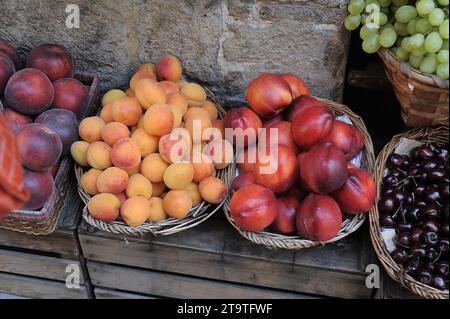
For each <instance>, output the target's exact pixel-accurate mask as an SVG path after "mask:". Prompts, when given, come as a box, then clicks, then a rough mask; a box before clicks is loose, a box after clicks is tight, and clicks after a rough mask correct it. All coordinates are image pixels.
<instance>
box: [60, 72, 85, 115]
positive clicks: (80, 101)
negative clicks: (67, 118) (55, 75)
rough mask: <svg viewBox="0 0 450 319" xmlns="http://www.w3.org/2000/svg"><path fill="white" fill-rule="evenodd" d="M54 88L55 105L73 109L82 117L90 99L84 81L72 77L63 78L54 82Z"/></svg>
mask: <svg viewBox="0 0 450 319" xmlns="http://www.w3.org/2000/svg"><path fill="white" fill-rule="evenodd" d="M53 88H54V90H55V99H54V100H53V107H55V108H57V109H66V110H69V111H72V112H73V113H75V114H76V115H77V116H78V117H80V116H81V115H82V113H83V112H84V111H85V108H86V103H87V99H88V91H87V89H86V87H85V86H84V85H83V83H81V82H80V81H78V80H76V79H72V78H62V79H59V80H58V81H55V82H54V83H53Z"/></svg>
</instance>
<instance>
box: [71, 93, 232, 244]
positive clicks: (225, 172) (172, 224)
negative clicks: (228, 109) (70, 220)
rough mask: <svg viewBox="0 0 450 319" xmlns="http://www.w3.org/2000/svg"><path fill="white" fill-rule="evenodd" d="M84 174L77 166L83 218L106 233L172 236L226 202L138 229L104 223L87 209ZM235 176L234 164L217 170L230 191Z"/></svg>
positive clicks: (202, 205)
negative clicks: (82, 181)
mask: <svg viewBox="0 0 450 319" xmlns="http://www.w3.org/2000/svg"><path fill="white" fill-rule="evenodd" d="M206 91H207V92H208V97H209V98H210V99H211V100H213V101H214V103H215V104H216V106H217V108H218V111H219V118H223V117H224V116H225V110H224V109H223V108H222V106H221V105H220V102H219V101H218V100H217V99H216V98H215V97H214V94H213V93H212V92H211V91H209V90H207V89H206ZM83 173H84V170H83V168H82V167H80V166H79V165H77V164H75V175H76V177H77V180H78V193H79V194H80V196H81V199H82V200H83V202H84V203H85V204H86V206H85V207H84V209H83V218H84V220H85V221H86V222H87V223H88V224H90V225H92V226H94V227H95V228H98V229H100V230H103V231H105V232H110V233H115V234H123V235H127V236H142V235H144V234H146V233H151V234H153V235H171V234H175V233H178V232H180V231H183V230H186V229H189V228H192V227H194V226H196V225H198V224H200V223H202V222H204V221H205V220H207V219H208V218H210V217H211V216H212V215H213V214H214V213H215V212H217V211H218V210H219V209H220V208H221V207H222V206H223V204H224V202H225V199H224V200H223V201H222V202H221V203H220V204H218V205H212V204H209V203H207V202H205V201H203V202H202V203H200V204H198V205H196V206H194V207H193V208H192V209H191V211H190V212H189V213H188V214H187V216H186V217H184V218H182V219H177V218H168V219H166V220H163V221H160V222H153V223H150V222H147V223H144V224H143V225H141V226H138V227H131V226H128V225H127V224H126V223H125V222H123V221H122V220H120V219H119V220H116V221H113V222H103V221H100V220H97V219H95V218H93V217H92V216H91V214H90V213H89V211H88V209H87V203H88V202H89V200H90V199H91V195H89V194H87V193H86V192H85V191H84V190H83V188H82V187H81V183H80V179H81V176H82V175H83ZM234 176H235V163H234V162H233V163H231V164H230V165H228V167H227V168H225V169H222V170H217V172H216V177H217V178H220V179H221V180H222V181H224V182H225V185H227V188H228V189H230V186H231V183H232V181H233V177H234ZM227 198H228V195H227Z"/></svg>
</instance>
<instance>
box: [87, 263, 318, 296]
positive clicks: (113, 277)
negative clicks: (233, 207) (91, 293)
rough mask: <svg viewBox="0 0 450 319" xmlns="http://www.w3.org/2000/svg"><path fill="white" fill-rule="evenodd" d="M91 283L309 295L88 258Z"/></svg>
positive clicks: (170, 291)
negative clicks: (137, 267) (154, 270)
mask: <svg viewBox="0 0 450 319" xmlns="http://www.w3.org/2000/svg"><path fill="white" fill-rule="evenodd" d="M87 266H88V270H89V274H90V276H91V281H92V284H93V285H94V286H100V287H106V288H116V289H119V290H126V291H134V292H138V293H145V294H150V295H158V296H164V297H169V298H189V299H195V298H224V299H229V298H237V299H250V298H258V299H267V298H285V299H287V298H289V299H292V298H311V297H309V296H304V295H299V294H292V293H288V292H282V291H277V290H269V289H261V288H256V287H249V286H244V285H238V284H230V283H225V282H219V281H212V280H207V279H202V278H192V277H186V276H179V275H174V274H168V273H160V272H153V271H148V270H141V269H136V268H130V267H123V266H113V265H108V264H102V263H96V262H88V263H87Z"/></svg>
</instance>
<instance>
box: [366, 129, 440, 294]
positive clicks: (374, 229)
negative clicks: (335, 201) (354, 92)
mask: <svg viewBox="0 0 450 319" xmlns="http://www.w3.org/2000/svg"><path fill="white" fill-rule="evenodd" d="M448 161H449V156H448V126H439V127H435V128H416V129H413V130H411V131H409V132H407V133H405V134H401V135H398V136H395V137H394V138H393V139H392V140H391V142H390V143H389V144H387V145H386V146H385V147H384V148H383V150H382V151H381V152H380V154H379V155H378V158H377V163H376V165H375V172H374V178H375V181H376V183H377V186H378V194H377V199H376V200H377V203H378V205H375V206H374V207H373V208H372V210H371V211H370V226H371V229H370V230H371V237H372V242H373V245H374V248H375V251H376V253H377V255H378V258H379V259H380V261H381V263H382V264H383V266H384V267H385V269H386V271H387V273H388V274H389V275H390V276H391V277H392V278H393V279H394V280H396V281H397V282H399V283H400V284H401V285H402V286H404V287H405V288H407V289H408V290H410V291H411V292H413V293H415V294H417V295H419V296H422V297H425V298H432V299H448V297H449V296H448V280H449V275H448V272H449V252H448V250H449V243H448V236H449V235H448V224H449V207H448V197H449V175H448V170H449V162H448Z"/></svg>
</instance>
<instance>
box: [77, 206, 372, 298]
mask: <svg viewBox="0 0 450 319" xmlns="http://www.w3.org/2000/svg"><path fill="white" fill-rule="evenodd" d="M363 229H364V227H363ZM78 233H79V239H80V244H81V248H82V251H83V254H84V256H85V258H86V265H87V271H88V273H89V277H90V279H91V283H92V285H93V291H94V295H95V297H96V298H128V297H131V298H136V297H145V298H148V297H153V298H154V297H171V298H317V297H337V298H371V296H372V294H373V293H374V291H373V290H372V289H368V288H366V285H365V278H366V273H365V272H364V270H365V267H366V265H367V264H370V263H373V262H374V255H373V253H372V249H371V248H370V242H369V240H368V230H367V229H365V230H360V231H358V232H356V233H355V234H353V235H351V236H348V237H347V238H345V239H343V240H342V241H340V242H338V243H334V244H330V245H327V246H325V247H318V248H315V249H306V250H303V251H299V252H294V251H286V250H269V249H267V248H265V247H262V246H259V245H255V244H253V243H251V242H249V241H247V240H246V239H244V238H242V237H241V236H240V235H239V234H238V233H237V232H236V231H235V230H234V229H233V228H232V227H230V225H229V224H228V222H227V221H226V219H225V218H224V216H223V215H221V214H217V215H215V216H213V217H212V218H211V219H209V220H207V221H205V222H204V223H202V224H201V225H198V226H197V227H195V228H192V229H189V230H186V231H184V232H180V233H178V234H174V235H171V236H151V235H145V236H144V237H141V238H130V237H124V236H123V235H117V234H112V233H107V232H103V231H99V230H97V229H95V228H94V227H92V226H89V225H88V224H87V223H86V222H84V221H83V222H82V223H81V224H80V227H79V230H78Z"/></svg>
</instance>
